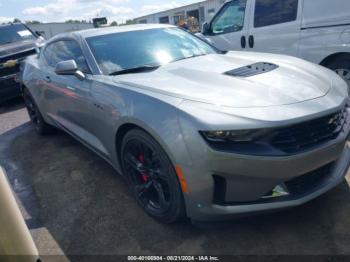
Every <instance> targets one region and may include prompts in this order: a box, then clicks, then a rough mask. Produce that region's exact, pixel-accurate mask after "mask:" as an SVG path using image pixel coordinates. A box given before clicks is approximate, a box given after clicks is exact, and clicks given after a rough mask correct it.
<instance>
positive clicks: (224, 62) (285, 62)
mask: <svg viewBox="0 0 350 262" xmlns="http://www.w3.org/2000/svg"><path fill="white" fill-rule="evenodd" d="M257 62H268V63H273V64H275V65H277V66H278V67H277V68H276V69H274V70H272V71H268V72H263V73H261V74H257V75H254V76H250V77H236V76H229V75H226V74H224V73H225V72H227V71H230V70H234V69H237V68H241V67H244V66H247V65H251V64H254V63H257ZM331 79H332V72H331V71H329V70H327V69H324V68H322V67H321V66H318V65H315V64H312V63H309V62H306V61H304V60H301V59H298V58H294V57H289V56H282V55H273V54H264V53H252V52H250V53H249V52H228V53H227V54H225V55H221V54H212V55H207V56H201V57H195V58H190V59H186V60H181V61H177V62H173V63H169V64H167V65H164V66H162V67H160V68H159V69H157V70H155V71H153V72H151V73H141V74H128V75H120V76H115V77H114V78H113V81H114V82H116V83H119V84H123V85H128V86H131V87H136V88H142V89H148V90H150V91H153V92H158V93H163V94H166V95H171V96H175V97H179V98H183V99H187V100H193V101H200V102H205V103H212V104H216V105H221V106H228V107H237V108H238V107H239V108H242V107H268V106H277V105H287V104H293V103H300V102H303V101H307V100H311V99H316V98H319V97H322V96H325V95H326V94H327V93H328V92H329V90H330V89H331V87H332V80H331Z"/></svg>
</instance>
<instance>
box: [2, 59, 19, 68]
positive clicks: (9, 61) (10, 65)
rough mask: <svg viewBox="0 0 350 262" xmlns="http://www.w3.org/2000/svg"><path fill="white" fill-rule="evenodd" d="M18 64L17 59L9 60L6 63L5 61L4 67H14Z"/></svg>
mask: <svg viewBox="0 0 350 262" xmlns="http://www.w3.org/2000/svg"><path fill="white" fill-rule="evenodd" d="M16 65H17V60H8V61H6V62H5V63H3V65H2V66H3V67H4V68H10V67H14V66H16Z"/></svg>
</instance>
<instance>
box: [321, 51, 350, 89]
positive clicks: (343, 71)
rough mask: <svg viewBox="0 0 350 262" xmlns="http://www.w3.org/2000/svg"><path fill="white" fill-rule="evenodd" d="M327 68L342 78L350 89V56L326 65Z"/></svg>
mask: <svg viewBox="0 0 350 262" xmlns="http://www.w3.org/2000/svg"><path fill="white" fill-rule="evenodd" d="M326 67H327V68H329V69H331V70H333V71H335V72H336V73H337V74H338V75H339V76H340V77H342V78H343V79H344V80H345V81H346V82H347V83H348V85H349V87H350V56H344V57H342V58H338V59H336V60H334V61H332V62H330V63H328V64H327V65H326Z"/></svg>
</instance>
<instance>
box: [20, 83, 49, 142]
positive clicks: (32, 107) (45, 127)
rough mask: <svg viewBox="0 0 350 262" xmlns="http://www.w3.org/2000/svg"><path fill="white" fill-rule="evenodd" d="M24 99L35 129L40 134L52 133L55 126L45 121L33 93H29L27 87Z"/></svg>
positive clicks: (24, 91) (24, 90)
mask: <svg viewBox="0 0 350 262" xmlns="http://www.w3.org/2000/svg"><path fill="white" fill-rule="evenodd" d="M23 99H24V103H25V105H26V108H27V111H28V115H29V117H30V120H31V121H32V123H33V124H34V126H35V130H36V131H37V132H38V134H39V135H42V136H44V135H48V134H50V133H52V131H53V127H52V126H50V125H49V124H47V123H46V122H45V120H44V118H43V116H42V115H41V113H40V111H39V109H38V107H37V105H36V103H35V101H34V99H33V97H32V95H31V94H30V93H29V91H28V89H27V88H24V89H23Z"/></svg>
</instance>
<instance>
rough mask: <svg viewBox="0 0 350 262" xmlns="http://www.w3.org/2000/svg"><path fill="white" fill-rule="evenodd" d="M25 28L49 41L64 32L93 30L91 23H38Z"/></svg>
mask: <svg viewBox="0 0 350 262" xmlns="http://www.w3.org/2000/svg"><path fill="white" fill-rule="evenodd" d="M27 26H28V27H29V28H30V29H31V30H32V31H33V32H37V33H39V34H40V35H41V36H42V37H44V38H45V39H50V38H51V37H53V36H55V35H58V34H60V33H64V32H73V31H78V30H84V29H90V28H94V25H93V24H92V23H40V24H27Z"/></svg>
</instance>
